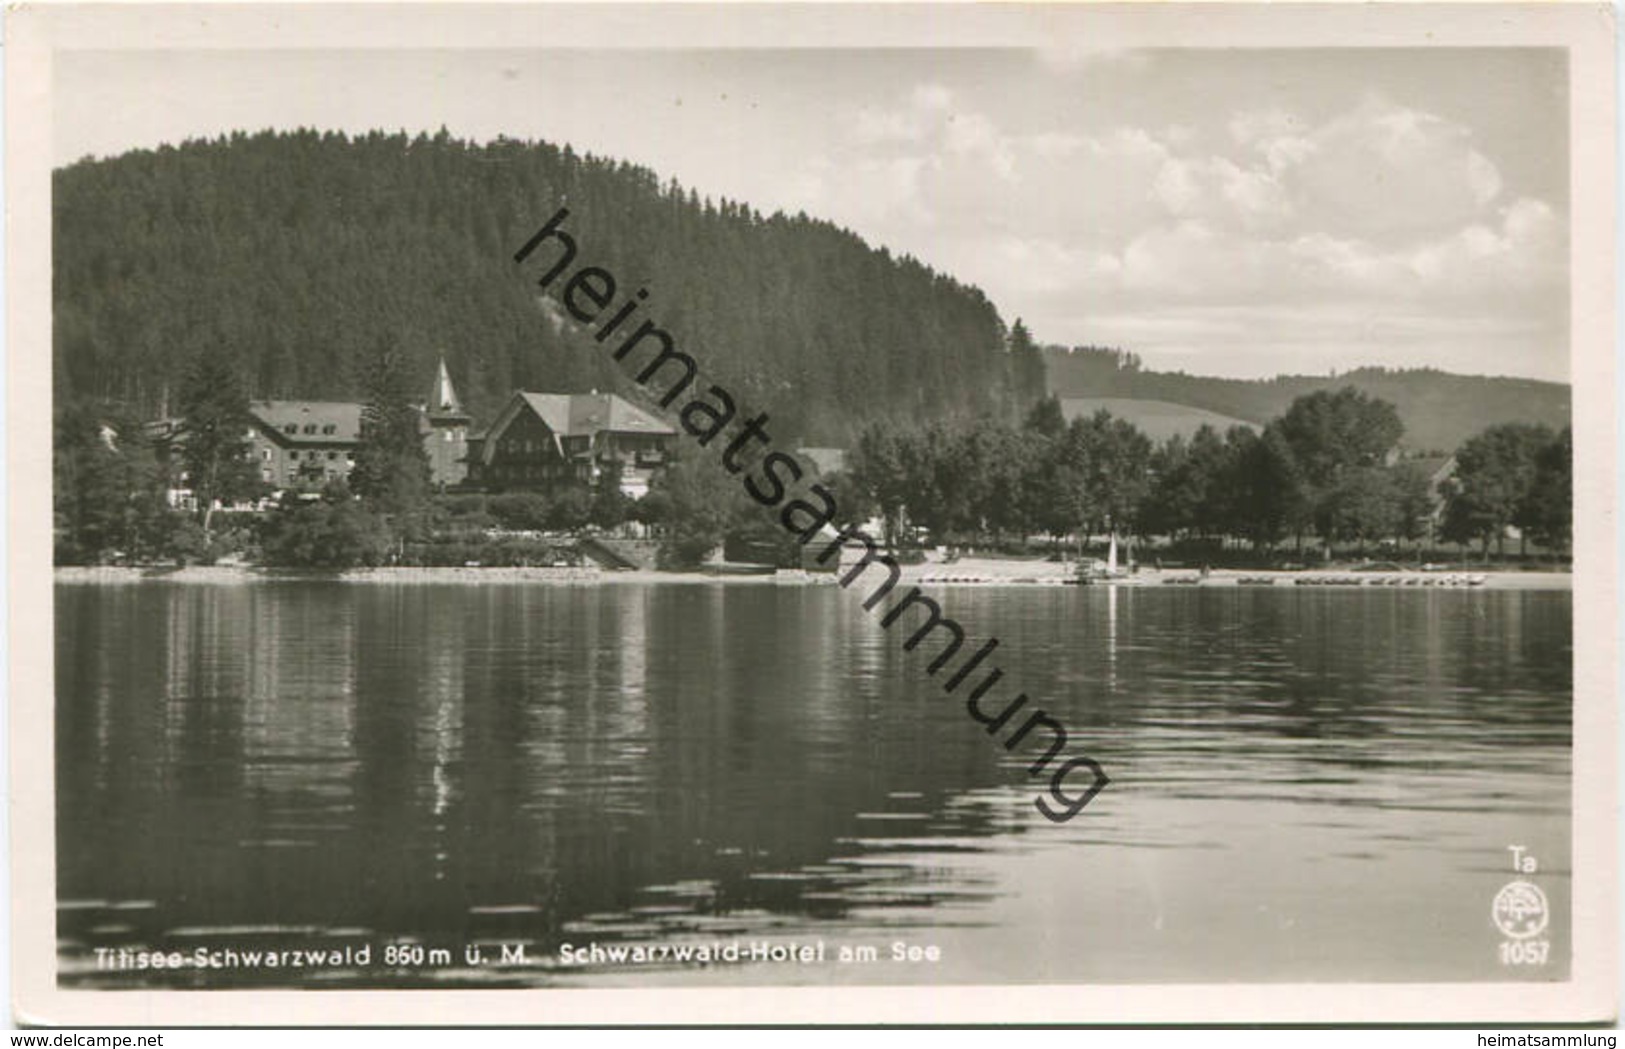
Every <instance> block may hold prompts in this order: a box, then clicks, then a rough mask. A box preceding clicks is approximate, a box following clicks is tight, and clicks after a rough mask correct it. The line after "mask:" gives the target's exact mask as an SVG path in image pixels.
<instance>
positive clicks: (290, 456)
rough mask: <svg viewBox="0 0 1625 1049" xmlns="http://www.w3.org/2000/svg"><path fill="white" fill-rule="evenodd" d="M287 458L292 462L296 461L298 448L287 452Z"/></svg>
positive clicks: (297, 459)
mask: <svg viewBox="0 0 1625 1049" xmlns="http://www.w3.org/2000/svg"><path fill="white" fill-rule="evenodd" d="M288 459H289V460H290V461H292V462H298V461H299V450H298V449H294V450H293V451H291V452H289V453H288Z"/></svg>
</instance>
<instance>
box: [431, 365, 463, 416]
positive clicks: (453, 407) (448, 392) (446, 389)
mask: <svg viewBox="0 0 1625 1049" xmlns="http://www.w3.org/2000/svg"><path fill="white" fill-rule="evenodd" d="M423 408H424V410H425V411H426V412H428V413H429V414H430V415H453V416H464V417H466V416H467V415H468V413H467V412H465V411H464V410H463V402H462V401H461V400H459V399H458V397H457V390H456V389H455V388H454V387H453V386H452V384H451V373H450V372H449V371H447V370H446V358H444V357H442V358H440V367H439V368H438V369H437V370H436V372H435V376H434V385H433V386H432V387H430V389H429V399H428V401H427V402H425V404H424V406H423Z"/></svg>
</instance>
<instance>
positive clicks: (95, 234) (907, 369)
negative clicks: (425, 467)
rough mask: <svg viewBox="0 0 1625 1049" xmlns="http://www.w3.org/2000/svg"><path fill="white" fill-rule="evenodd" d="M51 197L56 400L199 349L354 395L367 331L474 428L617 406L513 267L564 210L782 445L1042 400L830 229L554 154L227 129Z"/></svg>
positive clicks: (157, 371) (165, 371)
mask: <svg viewBox="0 0 1625 1049" xmlns="http://www.w3.org/2000/svg"><path fill="white" fill-rule="evenodd" d="M561 104H563V103H561ZM53 193H54V198H53V203H54V208H55V222H54V228H53V250H54V263H55V272H54V275H53V276H54V289H55V344H54V364H55V372H54V376H55V382H56V392H57V396H58V399H59V400H65V399H72V398H74V397H84V398H109V399H113V400H118V401H123V402H126V403H129V404H131V405H133V406H135V408H136V410H138V411H145V412H148V413H155V412H156V411H157V410H158V408H159V406H160V404H161V402H162V401H163V399H164V396H165V393H166V391H167V392H168V393H171V394H172V393H173V392H174V391H175V390H176V389H178V387H179V385H180V383H179V378H180V376H181V375H182V373H183V371H184V370H185V368H186V366H187V363H188V362H189V361H190V360H191V359H193V358H194V357H195V356H196V355H198V354H200V353H205V352H206V353H219V354H225V355H227V356H228V357H230V358H231V359H232V360H233V361H235V362H236V363H237V364H238V366H239V367H240V368H241V370H242V372H243V373H244V375H245V376H247V378H248V380H249V384H250V387H251V391H252V394H253V396H255V397H259V398H314V399H324V400H332V399H342V398H353V397H356V396H358V395H359V394H360V391H361V389H362V376H361V374H360V372H361V369H360V367H359V362H360V361H361V360H362V359H363V357H364V355H366V354H369V353H370V352H371V351H372V350H373V349H374V348H375V346H376V345H377V343H378V342H379V341H380V340H388V341H389V342H391V343H393V344H395V345H397V346H399V347H401V348H402V349H404V351H405V352H406V354H407V355H408V357H409V359H410V362H411V364H412V366H413V369H414V370H415V371H416V372H418V373H420V374H421V376H422V383H423V389H424V391H425V394H427V391H428V387H429V382H430V379H431V377H432V375H433V368H434V361H435V358H436V357H437V356H439V355H441V354H444V355H445V357H446V359H447V361H448V363H449V365H450V369H451V374H452V378H453V380H454V381H455V382H456V384H457V388H458V390H459V391H460V392H461V393H462V394H463V396H464V398H465V400H466V401H467V402H468V403H469V406H470V407H471V409H472V410H473V411H474V413H475V415H476V417H477V418H488V417H489V414H490V413H491V412H492V411H493V410H494V409H495V407H496V405H497V404H498V403H499V402H500V401H501V400H502V399H503V398H505V397H506V396H507V394H508V393H509V391H511V390H514V389H530V390H542V391H560V392H570V391H576V392H585V391H586V390H588V389H590V388H592V387H599V388H614V389H617V390H620V391H622V392H624V393H627V394H628V395H632V396H636V395H637V390H636V387H635V385H634V384H632V383H630V382H629V380H627V379H626V377H625V376H624V375H623V374H622V373H621V370H620V368H619V367H618V366H617V365H616V364H615V362H613V361H612V360H610V359H609V355H608V353H607V352H606V349H605V347H604V346H603V345H599V344H597V343H594V342H593V341H592V340H591V338H590V337H589V335H588V333H587V332H586V331H584V330H582V329H580V328H578V327H576V326H574V325H563V324H559V323H556V321H557V319H558V318H559V317H560V316H562V314H561V312H560V310H559V308H558V306H557V303H556V302H553V301H551V300H548V299H544V298H543V297H542V296H541V295H540V293H539V292H538V291H537V289H536V287H535V284H534V281H535V278H536V276H537V275H538V272H535V271H536V270H537V267H536V266H535V265H532V266H531V267H529V268H528V269H527V270H525V271H523V272H521V271H519V270H518V268H517V267H516V266H515V265H514V263H513V259H512V256H513V253H514V251H515V250H516V249H517V248H518V247H519V246H520V245H522V244H524V243H525V241H526V240H527V238H529V237H530V236H531V235H532V234H533V233H535V232H536V231H537V229H538V228H539V227H540V226H541V225H542V223H544V222H545V221H547V219H548V218H550V217H551V216H552V215H553V214H554V212H555V211H556V210H557V209H558V208H559V207H561V206H566V205H567V206H568V208H569V211H570V215H569V218H568V220H567V222H566V228H567V230H568V231H569V233H570V234H571V235H573V236H574V237H575V238H576V241H577V244H578V248H579V256H578V261H577V262H576V265H577V266H580V265H584V264H589V263H590V264H594V265H598V266H601V267H604V268H606V269H608V270H609V271H610V272H611V273H613V274H614V275H615V276H616V277H618V278H619V279H621V280H622V281H624V282H626V284H628V285H629V287H626V288H623V289H622V291H621V294H620V297H619V298H617V299H616V300H615V302H616V304H617V305H618V304H620V303H621V302H622V301H624V300H625V298H626V297H627V296H628V295H629V294H630V292H631V290H632V289H633V288H637V287H640V286H641V287H646V288H647V289H648V290H649V298H648V300H647V302H646V303H645V304H644V306H643V309H642V313H641V314H640V316H641V317H644V318H648V319H650V320H653V321H654V322H656V323H659V324H661V325H662V326H664V327H665V328H666V329H667V330H668V331H670V332H671V334H672V335H673V337H674V338H675V340H676V341H677V343H678V345H679V346H680V347H682V348H683V349H685V350H687V351H689V352H690V353H691V354H693V355H694V356H695V357H696V358H698V359H699V360H700V361H701V362H702V365H703V366H704V367H705V368H706V370H707V371H708V372H710V373H711V374H712V376H713V377H715V378H716V379H718V380H720V381H722V382H724V383H725V384H726V385H727V386H728V387H729V388H730V389H731V390H733V391H734V392H736V393H739V394H740V395H742V396H744V397H747V398H749V399H750V401H751V403H753V404H755V405H758V406H761V407H765V408H770V409H771V410H772V412H773V415H774V419H775V423H776V424H775V425H774V426H773V427H772V428H771V429H772V432H773V434H774V435H775V436H776V437H778V438H779V439H781V440H793V439H797V438H799V439H802V440H805V441H810V442H816V443H821V444H837V445H838V444H844V443H846V440H847V439H849V438H850V437H851V435H852V433H854V432H855V431H856V429H858V428H859V427H860V426H861V425H863V424H864V423H866V422H868V421H870V420H873V419H876V418H879V417H881V416H886V417H902V418H912V417H921V418H930V417H937V416H942V415H956V414H971V413H978V412H983V411H989V410H995V411H1006V412H1008V411H1013V410H1015V409H1016V408H1018V407H1019V406H1020V405H1021V404H1022V403H1026V402H1030V401H1032V400H1036V399H1037V398H1038V397H1040V396H1042V392H1043V391H1042V388H1041V383H1039V382H1038V381H1036V377H1035V376H1033V375H1032V374H1030V372H1029V373H1027V374H1026V377H1025V378H1024V379H1021V380H1019V383H1018V380H1016V379H1013V378H1012V376H1011V375H1010V374H1007V367H1006V361H1007V359H1008V355H1007V354H1006V353H1005V350H1004V330H1003V324H1002V322H1001V320H1000V318H999V315H998V313H997V311H996V310H995V309H994V307H993V305H992V304H991V303H990V302H988V301H987V299H986V298H985V297H984V296H983V294H982V293H981V292H980V291H978V290H977V289H975V288H973V287H969V286H967V285H964V284H961V283H959V282H957V281H955V280H953V279H952V278H950V277H948V276H945V275H943V274H940V273H936V272H934V271H932V270H931V269H929V268H927V267H925V266H924V265H921V264H920V263H918V262H916V261H914V260H913V259H910V258H897V257H893V256H892V255H890V254H889V253H888V252H886V251H885V250H883V249H874V248H871V247H869V246H868V245H867V244H865V243H864V242H863V241H862V240H861V239H859V238H858V237H857V236H855V235H854V234H852V233H849V232H847V231H846V230H843V229H840V228H838V227H836V226H834V225H831V224H830V223H827V222H822V221H818V220H815V219H811V218H808V217H807V216H805V215H797V216H787V215H783V214H775V215H772V216H763V215H762V214H760V213H758V212H756V211H754V210H753V209H751V208H750V207H748V206H746V205H743V204H737V203H733V202H730V201H721V202H714V201H711V200H704V201H702V200H701V199H700V198H699V197H698V196H696V195H695V193H694V192H693V191H692V190H684V189H683V188H681V187H679V186H678V185H676V184H675V183H667V184H662V183H661V182H660V181H659V179H658V178H657V177H656V175H655V173H654V172H651V171H649V170H647V169H644V168H639V167H634V166H632V165H630V164H626V163H622V162H617V161H614V160H609V159H603V158H595V157H591V156H585V157H584V156H578V155H577V154H576V153H574V152H573V151H572V150H571V149H570V148H569V147H564V148H559V147H556V146H552V145H546V144H531V143H521V142H515V141H509V140H501V139H499V140H498V141H496V142H493V143H490V144H487V145H475V144H470V143H465V142H460V141H457V140H455V139H452V138H450V137H448V136H447V135H446V134H445V133H444V132H442V133H441V134H440V135H438V136H434V137H429V136H426V135H419V136H417V137H415V138H411V137H408V136H406V135H403V134H395V135H386V134H383V133H379V132H374V133H370V134H367V135H364V136H360V137H357V138H354V139H351V138H349V137H347V136H345V135H341V134H333V133H318V132H315V131H300V132H296V133H291V134H273V133H269V132H266V133H260V134H244V133H241V132H238V133H234V134H232V135H231V136H230V137H229V138H226V137H222V138H218V139H215V140H212V141H195V142H188V143H186V144H184V145H182V146H180V147H178V148H171V147H168V146H165V147H163V148H160V149H158V150H156V151H150V150H141V151H136V152H131V153H127V154H125V155H123V156H119V157H115V158H112V159H107V160H85V161H81V162H79V163H75V164H72V165H70V166H68V167H66V168H62V169H59V170H58V171H57V172H55V177H54V183H53ZM547 250H548V251H549V252H551V253H552V254H549V255H548V256H547V258H548V259H549V260H551V259H552V258H554V257H556V254H557V251H558V250H559V249H558V247H557V245H556V244H549V245H548V246H547ZM541 259H542V256H541V255H538V261H540V260H541ZM549 264H551V263H550V262H549ZM562 283H563V282H562V281H559V282H556V284H555V287H554V291H555V292H557V291H559V290H561V289H560V287H559V285H561V284H562ZM1018 384H1019V385H1022V386H1023V387H1024V388H1023V390H1022V392H1021V394H1020V395H1016V394H1013V393H1012V387H1013V386H1015V385H1018Z"/></svg>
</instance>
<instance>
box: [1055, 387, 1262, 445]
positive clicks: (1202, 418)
mask: <svg viewBox="0 0 1625 1049" xmlns="http://www.w3.org/2000/svg"><path fill="white" fill-rule="evenodd" d="M1102 410H1105V411H1107V412H1110V413H1111V414H1112V416H1113V417H1114V418H1117V419H1122V420H1124V421H1125V422H1130V423H1133V424H1134V425H1135V426H1137V427H1139V428H1140V431H1141V432H1142V433H1144V434H1145V435H1146V436H1147V437H1149V438H1151V439H1152V440H1153V441H1156V442H1157V443H1158V444H1160V443H1162V442H1163V441H1166V440H1167V439H1168V438H1170V437H1172V436H1174V435H1175V434H1178V435H1179V436H1180V437H1183V438H1185V439H1186V440H1189V439H1190V437H1191V435H1192V434H1194V433H1195V432H1196V431H1197V430H1199V429H1201V428H1202V427H1203V426H1211V427H1213V429H1214V430H1215V431H1216V432H1217V433H1219V434H1220V435H1221V436H1222V435H1223V434H1224V432H1225V431H1227V430H1229V429H1230V428H1231V427H1233V426H1245V427H1248V428H1249V429H1253V430H1256V429H1258V424H1257V423H1253V422H1248V421H1246V420H1244V419H1237V418H1235V417H1234V416H1230V415H1220V414H1219V413H1218V412H1210V411H1205V410H1203V409H1201V408H1192V407H1191V406H1190V405H1188V404H1171V403H1169V402H1168V401H1141V400H1132V399H1130V398H1127V397H1063V398H1061V414H1063V415H1064V416H1066V418H1067V420H1068V421H1071V420H1072V419H1075V418H1077V417H1079V416H1085V417H1087V416H1090V415H1094V414H1095V413H1096V412H1098V411H1102Z"/></svg>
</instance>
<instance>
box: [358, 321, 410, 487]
mask: <svg viewBox="0 0 1625 1049" xmlns="http://www.w3.org/2000/svg"><path fill="white" fill-rule="evenodd" d="M366 384H367V401H366V405H365V407H363V408H362V410H361V439H360V441H359V443H358V444H357V445H356V453H355V468H354V469H353V470H351V472H350V488H351V489H352V490H353V491H354V492H355V493H356V494H357V495H359V496H361V498H362V499H364V500H366V501H367V502H368V503H369V504H370V505H371V506H372V508H373V509H375V510H377V511H379V512H382V513H386V514H394V515H402V514H410V513H413V512H415V511H418V510H421V509H422V508H423V507H424V506H425V505H426V504H427V502H428V498H429V457H428V454H427V453H426V452H425V451H424V449H423V434H422V433H421V431H420V430H419V424H420V419H421V413H420V412H419V411H418V409H417V407H416V406H414V405H413V404H412V403H411V393H410V390H411V375H410V374H409V370H408V367H407V364H406V361H405V356H404V354H402V352H401V351H400V350H399V349H397V348H395V346H394V345H393V344H392V341H391V340H390V339H389V338H387V337H383V338H380V339H379V340H378V341H377V342H376V343H375V344H374V349H373V354H372V360H371V362H370V368H369V374H368V376H367V380H366Z"/></svg>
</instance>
